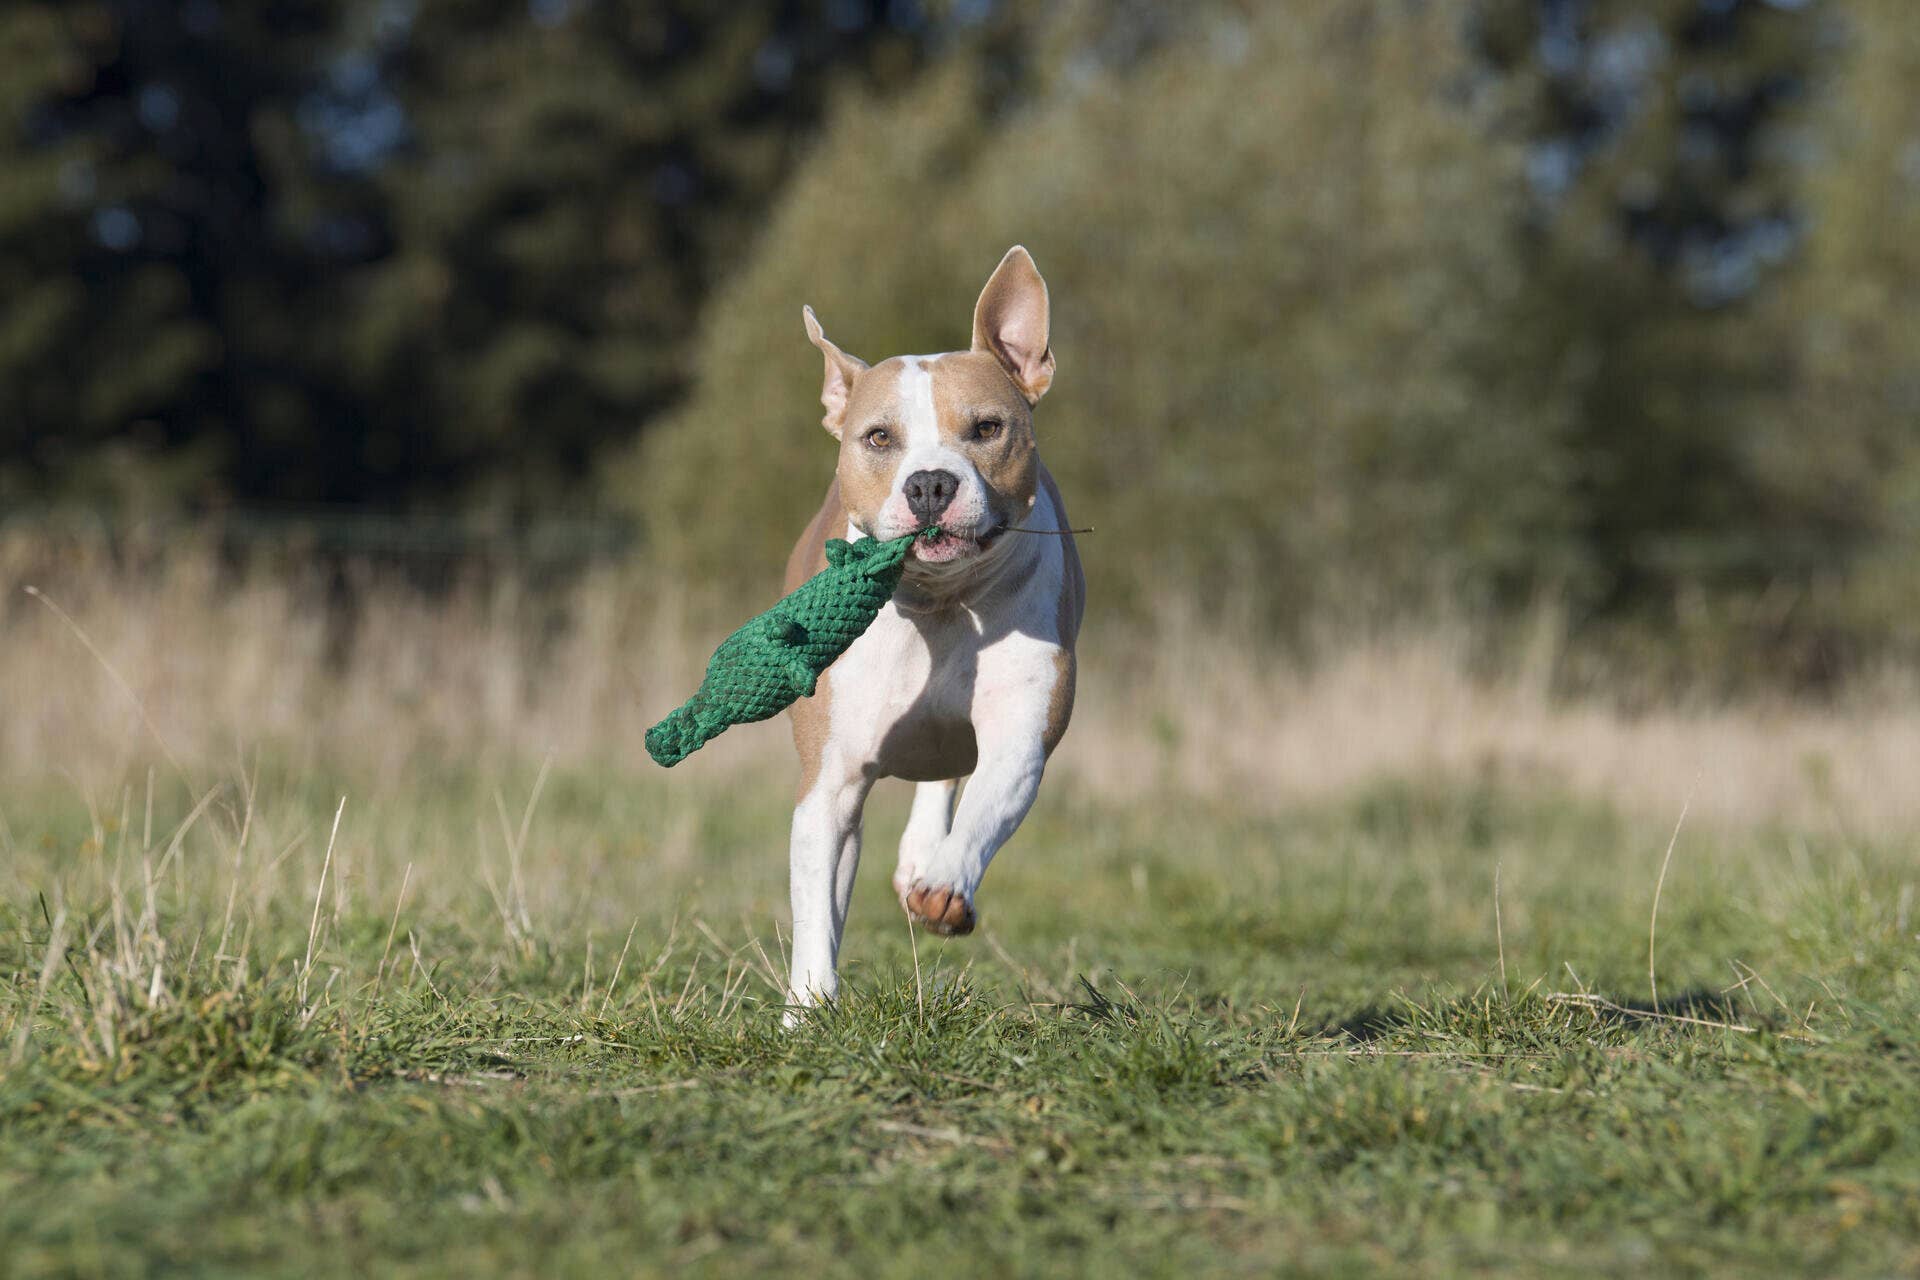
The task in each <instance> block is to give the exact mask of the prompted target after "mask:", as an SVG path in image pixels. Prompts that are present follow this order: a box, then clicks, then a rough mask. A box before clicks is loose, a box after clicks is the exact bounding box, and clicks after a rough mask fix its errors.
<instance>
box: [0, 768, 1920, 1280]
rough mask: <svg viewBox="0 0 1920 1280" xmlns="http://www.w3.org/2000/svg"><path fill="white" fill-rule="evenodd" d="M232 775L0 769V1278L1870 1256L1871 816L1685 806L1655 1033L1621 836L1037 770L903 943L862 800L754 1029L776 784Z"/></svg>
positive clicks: (1874, 1253)
mask: <svg viewBox="0 0 1920 1280" xmlns="http://www.w3.org/2000/svg"><path fill="white" fill-rule="evenodd" d="M248 759H249V763H248V764H247V765H246V766H245V767H244V768H241V767H235V768H233V769H232V770H230V771H228V772H226V773H214V774H212V775H210V776H206V777H200V776H194V777H189V778H184V779H183V778H179V777H175V776H173V775H172V774H171V773H170V772H169V771H168V770H167V769H166V767H165V766H164V765H162V766H160V767H159V768H157V769H155V770H153V771H151V772H149V771H146V770H144V769H136V770H134V771H133V772H131V774H130V775H129V776H128V778H127V779H124V780H123V782H122V785H121V786H119V787H117V788H114V789H111V790H109V789H106V788H98V789H95V790H92V791H89V790H88V789H87V788H85V787H83V786H81V785H79V784H76V783H71V782H67V783H61V782H50V781H44V780H43V781H38V782H35V783H33V784H31V785H9V786H8V787H7V788H0V812H4V816H5V821H4V824H3V825H0V852H4V854H5V870H4V874H3V875H0V901H3V902H4V904H5V905H4V908H0V909H3V910H4V916H0V938H3V939H4V940H3V941H0V973H4V977H5V983H4V988H3V989H0V1054H4V1055H5V1057H4V1058H0V1061H4V1062H5V1074H4V1077H3V1078H0V1239H4V1240H6V1241H7V1250H6V1254H5V1263H4V1268H0V1269H4V1270H6V1271H7V1272H9V1273H10V1274H13V1275H19V1276H38V1275H69V1274H82V1275H123V1274H141V1273H154V1272H162V1271H169V1270H190V1271H193V1272H195V1273H198V1274H234V1275H249V1276H255V1275H280V1274H287V1275H292V1274H360V1273H365V1272H367V1271H369V1270H372V1269H375V1268H377V1269H378V1270H379V1271H380V1272H382V1273H384V1274H406V1275H423V1276H425V1275H432V1276H437V1275H465V1274H472V1273H475V1272H506V1273H517V1274H536V1273H537V1274H578V1273H602V1272H619V1273H626V1274H668V1273H673V1274H684V1273H691V1274H696V1275H698V1274H714V1275H721V1274H726V1275H732V1274H739V1273H741V1272H744V1271H752V1270H760V1269H764V1268H770V1267H773V1266H783V1267H797V1268H800V1269H802V1270H803V1271H804V1272H816V1271H820V1272H839V1273H850V1274H860V1275H880V1276H885V1275H906V1274H924V1273H925V1272H927V1271H928V1270H930V1269H944V1270H955V1269H958V1270H961V1271H965V1272H969V1273H973V1272H982V1273H989V1274H1015V1273H1019V1274H1034V1273H1041V1274H1046V1273H1087V1272H1102V1271H1104V1272H1107V1273H1109V1274H1127V1275H1161V1274H1180V1273H1192V1272H1195V1271H1204V1272H1208V1273H1229V1274H1230V1273H1247V1274H1271V1273H1272V1272H1274V1271H1276V1270H1284V1271H1289V1272H1294V1273H1299V1274H1310V1275H1336V1274H1348V1273H1352V1272H1357V1271H1393V1272H1407V1271H1416V1270H1417V1271H1418V1272H1420V1273H1421V1274H1428V1275H1451V1274H1468V1273H1475V1274H1478V1273H1483V1272H1486V1271H1489V1270H1495V1271H1502V1272H1506V1273H1510V1274H1519V1275H1562V1274H1564V1275H1576V1274H1577V1275H1625V1274H1633V1275H1640V1274H1646V1273H1654V1274H1695V1275H1743V1274H1754V1273H1756V1272H1765V1273H1767V1274H1791V1273H1799V1274H1818V1275H1846V1274H1859V1275H1888V1274H1899V1273H1912V1272H1914V1271H1916V1270H1920V1245H1916V1244H1915V1243H1914V1242H1915V1241H1916V1240H1920V1049H1916V1045H1917V1044H1920V973H1917V971H1916V963H1915V962H1916V955H1917V953H1920V946H1917V945H1916V938H1915V933H1916V931H1920V919H1917V918H1916V915H1915V910H1914V908H1915V904H1914V882H1915V880H1916V878H1920V876H1917V875H1916V872H1915V870H1914V868H1915V859H1914V857H1913V853H1914V842H1913V839H1912V838H1911V837H1899V836H1889V837H1879V836H1876V837H1873V838H1863V837H1859V836H1854V835H1849V834H1847V833H1846V832H1845V831H1843V830H1840V829H1838V828H1837V827H1835V826H1833V825H1827V826H1825V827H1824V828H1823V827H1819V826H1812V825H1808V826H1799V827H1792V828H1787V827H1779V826H1765V825H1762V826H1752V825H1729V824H1718V825H1716V824H1715V823H1713V822H1702V821H1696V820H1694V819H1690V820H1689V823H1688V825H1687V827H1686V828H1685V829H1684V830H1682V832H1681V833H1680V835H1679V838H1678V841H1677V843H1676V845H1675V848H1674V852H1673V857H1672V863H1671V866H1670V868H1668V869H1667V870H1666V873H1665V879H1664V885H1663V888H1662V901H1661V905H1660V916H1659V932H1658V948H1657V955H1656V963H1657V970H1658V978H1659V987H1660V1004H1659V1009H1658V1012H1657V1013H1656V1012H1655V1011H1654V1009H1653V1007H1652V1004H1651V1001H1650V994H1651V993H1650V992H1649V990H1648V981H1647V979H1648V974H1647V958H1648V957H1647V951H1648V923H1649V914H1650V909H1651V907H1652V895H1653V890H1654V885H1655V883H1656V879H1657V878H1658V877H1659V876H1660V873H1661V860H1662V854H1663V853H1664V852H1665V850H1666V847H1667V843H1668V837H1669V835H1670V834H1671V831H1672V822H1671V819H1672V815H1669V816H1668V817H1667V819H1666V820H1665V821H1654V820H1652V819H1643V818H1640V817H1637V816H1630V815H1627V814H1624V813H1623V812H1622V811H1621V810H1620V809H1618V808H1617V807H1615V806H1613V805H1610V804H1608V803H1605V802H1602V801H1597V800H1593V799H1581V798H1578V797H1575V796H1572V795H1569V794H1567V793H1565V792H1562V791H1555V790H1551V789H1541V788H1532V787H1529V788H1518V787H1512V786H1507V785H1502V784H1499V783H1497V782H1494V783H1462V782H1460V781H1458V780H1457V779H1456V780H1452V781H1444V780H1436V781H1433V782H1431V783H1410V782H1382V783H1376V784H1374V785H1371V786H1367V787H1363V788H1360V789H1358V790H1357V791H1353V792H1350V793H1349V794H1348V795H1346V796H1344V797H1341V798H1329V799H1325V800H1321V801H1315V802H1312V803H1303V804H1299V805H1293V806H1287V807H1285V808H1282V809H1280V810H1278V811H1274V812H1258V811H1252V810H1250V809H1249V808H1248V807H1247V806H1229V805H1225V804H1223V803H1221V802H1220V801H1219V800H1217V799H1205V798H1193V797H1191V796H1184V797H1183V796H1182V795H1180V794H1178V793H1175V792H1172V791H1168V792H1164V793H1152V792H1149V793H1144V794H1142V795H1138V796H1135V797H1134V798H1132V799H1131V800H1130V801H1128V802H1126V803H1116V802H1115V801H1113V800H1112V799H1111V798H1110V797H1107V796H1104V795H1100V794H1096V793H1093V792H1091V791H1089V790H1088V789H1085V788H1080V787H1076V786H1074V785H1072V784H1071V783H1068V784H1066V785H1063V786H1061V787H1058V788H1055V789H1052V790H1050V791H1048V792H1047V793H1046V794H1045V795H1043V798H1042V801H1041V804H1040V806H1039V808H1038V809H1037V810H1036V812H1035V814H1034V816H1033V818H1032V819H1031V820H1030V821H1029V823H1028V825H1027V827H1026V828H1025V829H1023V831H1022V832H1021V834H1020V835H1019V837H1017V839H1016V842H1015V844H1014V845H1013V846H1012V847H1011V848H1010V849H1009V850H1008V851H1007V852H1006V853H1005V854H1004V855H1003V857H1002V859H1001V860H1000V861H999V862H998V863H996V865H995V867H994V869H993V871H992V873H991V874H990V875H989V877H988V880H987V884H986V886H985V889H984V891H983V893H982V897H981V903H980V905H981V907H982V910H983V917H984V920H983V930H982V932H981V934H979V935H977V936H976V937H974V938H972V939H970V940H964V941H955V942H940V941H937V940H935V939H932V938H930V937H926V936H922V937H920V938H918V939H914V938H912V937H910V936H909V934H908V931H907V929H906V926H905V924H904V921H903V919H902V917H901V916H900V914H899V911H898V908H897V907H896V906H895V905H894V904H893V903H892V902H891V900H890V896H889V892H888V889H887V885H886V879H887V875H886V872H887V871H888V870H889V868H890V862H891V844H892V841H893V839H894V838H896V837H897V833H898V830H899V827H900V825H901V822H902V821H903V818H904V811H903V807H902V804H901V798H900V797H899V796H897V795H887V796H885V797H884V799H883V800H882V801H881V802H880V803H878V804H877V805H876V808H877V812H876V813H875V814H874V816H873V818H872V820H871V823H870V834H869V842H868V858H869V860H870V861H871V862H873V863H875V864H877V865H872V866H869V867H868V868H867V869H866V871H865V873H864V874H863V877H862V883H861V885H860V888H859V893H858V898H857V902H856V907H855V915H854V920H853V924H852V928H851V931H850V935H849V941H848V947H847V956H848V959H849V961H850V963H849V965H848V974H849V992H848V994H847V996H846V998H845V999H844V1000H843V1001H842V1002H841V1004H840V1005H839V1006H838V1007H837V1008H834V1009H832V1010H829V1011H825V1012H822V1013H821V1014H819V1015H816V1016H815V1017H814V1018H813V1019H812V1020H811V1022H810V1024H809V1025H807V1026H806V1027H804V1028H802V1029H801V1030H799V1031H796V1032H793V1033H791V1034H788V1033H783V1032H781V1031H780V1029H779V1027H778V1020H779V1019H778V1015H779V1003H778V1002H779V991H780V986H779V979H780V977H781V972H780V969H781V954H780V953H781V949H782V938H781V935H780V921H781V920H782V919H783V917H784V892H785V887H784V858H783V857H782V856H781V849H782V847H783V846H782V841H783V831H784V821H785V811H784V806H783V801H784V799H785V793H786V787H787V778H786V772H785V770H780V771H777V772H771V771H769V772H766V773H765V775H764V776H762V773H761V771H759V770H747V771H745V772H744V773H742V774H740V775H739V776H734V777H731V778H726V779H715V778H711V777H707V776H705V775H700V774H695V775H693V776H692V777H689V778H682V777H679V776H673V777H671V778H668V779H666V780H662V777H661V776H660V775H647V776H643V777H638V778H636V777H632V776H625V775H623V774H622V773H620V772H618V771H608V770H601V771H593V770H590V769H586V768H579V767H557V768H554V769H550V770H542V771H535V770H531V769H526V768H520V767H516V766H501V767H498V768H495V767H492V766H488V767H479V766H474V765H471V764H462V763H460V762H458V761H457V760H456V761H454V762H451V763H442V764H440V765H437V766H429V765H426V764H416V765H415V766H414V767H413V768H411V769H410V770H409V771H407V772H405V773H403V774H398V775H396V774H390V773H382V772H380V771H376V770H369V769H365V768H362V767H357V766H354V765H352V764H351V763H348V764H345V765H340V766H330V765H327V764H324V763H315V762H312V761H302V762H300V764H299V765H298V767H295V766H293V765H290V764H288V763H286V762H284V761H282V762H279V763H276V762H275V760H274V759H271V758H269V759H266V760H265V761H264V762H263V761H260V760H257V759H254V758H252V757H249V758H248ZM342 796H344V797H345V807H344V810H341V809H340V808H339V805H340V802H341V798H342ZM203 799H204V804H201V803H199V802H200V801H202V800H203ZM196 806H197V812H196ZM336 815H338V832H337V836H334V837H331V838H330V832H332V830H333V827H334V822H335V819H336ZM243 833H244V834H243ZM1496 868H1498V871H1499V908H1500V929H1499V932H1498V935H1496V930H1495V919H1494V912H1495V896H1494V878H1495V873H1496ZM1503 971H1504V974H1505V981H1504V983H1503V981H1502V972H1503ZM303 993H304V994H303Z"/></svg>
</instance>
